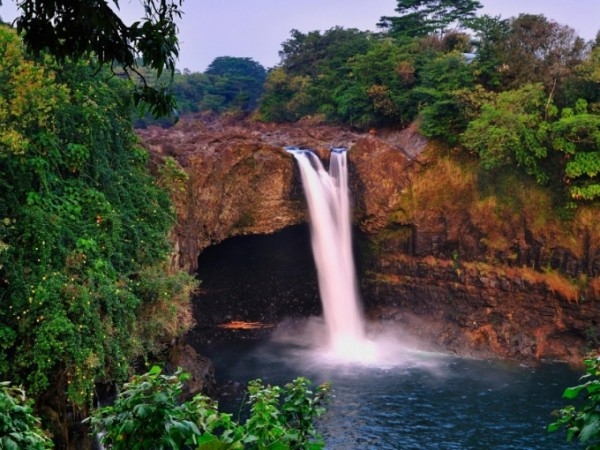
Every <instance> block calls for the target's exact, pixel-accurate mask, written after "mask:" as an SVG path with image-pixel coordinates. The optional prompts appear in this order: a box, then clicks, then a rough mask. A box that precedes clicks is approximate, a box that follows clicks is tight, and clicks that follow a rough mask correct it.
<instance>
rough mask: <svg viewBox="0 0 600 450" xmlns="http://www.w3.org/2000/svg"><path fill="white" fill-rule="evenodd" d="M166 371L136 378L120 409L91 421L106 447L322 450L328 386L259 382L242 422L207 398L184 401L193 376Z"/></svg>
mask: <svg viewBox="0 0 600 450" xmlns="http://www.w3.org/2000/svg"><path fill="white" fill-rule="evenodd" d="M161 372H162V371H161V369H160V368H159V367H157V366H155V367H153V368H152V369H151V370H150V371H149V372H147V373H145V374H142V375H138V376H135V377H133V379H132V380H131V381H129V382H128V383H126V384H125V385H124V386H123V389H122V390H121V394H120V396H119V398H118V399H117V400H116V401H115V403H114V405H112V406H106V407H103V408H100V409H99V410H97V411H95V412H94V414H93V415H92V417H91V418H90V419H89V420H90V422H91V424H92V427H93V429H94V430H95V431H96V432H97V433H98V434H99V435H101V436H102V438H101V440H102V443H103V444H104V445H105V446H106V448H110V449H113V450H138V449H139V450H146V449H149V448H153V449H161V450H162V449H164V450H178V449H183V448H189V449H197V450H226V449H231V450H234V449H238V450H241V449H248V450H251V449H256V450H260V449H274V450H275V449H278V450H293V449H296V450H301V449H306V450H309V449H311V450H318V449H321V448H323V446H324V442H323V439H322V437H321V436H320V435H319V434H318V433H317V431H316V429H315V427H314V422H315V419H317V418H318V417H319V416H321V415H322V414H323V413H324V412H325V405H326V403H327V401H328V399H329V397H330V395H331V393H330V391H331V386H330V385H328V384H322V385H319V386H317V387H316V389H315V390H314V391H313V390H312V389H311V386H312V383H311V382H310V381H309V380H307V379H306V378H302V377H300V378H297V379H295V380H293V381H292V382H290V383H288V384H286V385H285V386H283V387H281V386H265V385H263V383H262V381H261V380H253V381H251V382H250V383H249V385H248V393H247V397H246V399H245V401H244V404H243V405H242V410H241V411H240V413H241V414H242V413H243V415H244V416H245V417H246V418H245V419H237V420H236V419H234V417H233V415H232V414H228V413H223V412H219V410H218V405H217V403H216V402H215V401H214V400H211V399H210V398H208V397H206V396H204V395H202V394H199V395H196V396H195V397H194V398H193V399H191V400H189V401H185V402H182V401H181V400H180V396H181V392H182V385H183V384H182V383H183V382H185V381H186V380H187V379H188V378H189V374H186V373H183V372H181V371H178V372H177V373H175V374H174V375H165V374H162V373H161ZM241 414H240V415H241Z"/></svg>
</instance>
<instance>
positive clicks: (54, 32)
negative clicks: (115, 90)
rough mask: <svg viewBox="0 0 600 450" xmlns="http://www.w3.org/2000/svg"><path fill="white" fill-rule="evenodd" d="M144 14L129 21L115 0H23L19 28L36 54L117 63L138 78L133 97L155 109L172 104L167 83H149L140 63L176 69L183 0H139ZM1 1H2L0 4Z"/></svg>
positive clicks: (168, 108) (157, 68)
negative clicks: (124, 17)
mask: <svg viewBox="0 0 600 450" xmlns="http://www.w3.org/2000/svg"><path fill="white" fill-rule="evenodd" d="M141 3H142V5H143V8H144V17H143V18H142V19H141V20H138V21H135V22H134V23H132V24H130V25H127V24H125V23H124V22H123V20H122V19H121V18H120V17H119V15H118V11H119V2H118V0H112V1H108V0H90V1H79V0H22V1H19V2H18V7H19V10H20V12H21V15H20V16H19V17H18V18H17V19H16V26H17V30H18V31H19V32H20V33H21V34H22V36H23V40H24V42H25V45H26V46H27V48H28V49H29V50H30V51H32V52H33V54H35V55H39V54H41V53H42V52H43V53H47V54H51V55H53V56H54V57H55V58H56V59H57V60H58V61H59V62H63V61H66V60H68V59H71V60H77V59H81V58H91V61H97V62H98V63H99V64H100V65H105V64H106V65H109V66H111V67H112V68H114V69H116V68H117V66H118V68H119V69H120V70H123V71H124V72H125V73H126V74H127V75H128V76H130V77H133V78H134V79H136V80H138V84H137V85H136V87H135V90H134V99H135V101H136V103H138V104H145V105H147V106H148V107H149V109H150V111H151V112H152V113H153V114H155V115H169V114H171V113H172V112H173V110H174V109H175V101H174V97H173V96H172V95H171V94H170V93H169V91H168V89H167V85H151V84H150V83H148V81H147V80H146V79H145V78H144V77H143V75H142V73H141V72H140V71H139V70H138V68H139V66H140V65H143V66H146V67H149V68H151V69H152V70H155V71H156V72H157V74H158V76H159V77H160V75H161V74H162V72H163V71H167V72H168V73H170V74H171V75H173V74H174V72H175V62H176V59H177V57H178V56H179V41H178V37H177V33H178V28H177V24H176V20H177V19H179V18H180V17H181V15H182V11H181V5H182V3H183V0H143V1H142V2H141ZM1 4H2V2H1V1H0V5H1Z"/></svg>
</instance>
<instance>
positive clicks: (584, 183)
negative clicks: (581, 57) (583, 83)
mask: <svg viewBox="0 0 600 450" xmlns="http://www.w3.org/2000/svg"><path fill="white" fill-rule="evenodd" d="M551 132H552V146H553V147H554V149H556V150H559V151H561V152H564V153H565V154H566V155H567V157H568V159H567V162H566V165H565V175H566V178H567V179H568V180H569V181H570V183H569V184H570V186H569V190H570V194H571V197H572V198H574V199H583V200H593V199H596V198H600V180H599V179H598V174H599V173H600V152H599V151H598V148H600V116H598V115H596V114H590V113H588V107H587V102H586V101H585V100H583V99H579V100H578V101H577V103H576V105H575V108H574V109H572V108H565V109H563V111H562V115H561V118H560V119H559V120H557V121H556V122H554V123H553V124H552V128H551Z"/></svg>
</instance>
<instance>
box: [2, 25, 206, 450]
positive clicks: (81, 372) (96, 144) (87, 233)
mask: <svg viewBox="0 0 600 450" xmlns="http://www.w3.org/2000/svg"><path fill="white" fill-rule="evenodd" d="M56 69H57V67H56V66H55V65H54V63H50V62H49V63H48V64H42V63H35V62H33V61H30V60H28V59H27V58H26V57H25V55H24V51H23V45H22V42H21V40H20V38H19V37H18V36H17V34H16V33H15V31H14V30H12V29H10V28H8V27H5V26H0V80H1V81H2V84H1V86H0V118H1V119H0V199H1V201H0V298H2V299H3V307H2V308H1V310H0V378H2V379H11V380H12V381H14V382H15V383H19V384H22V385H23V386H25V388H26V389H27V392H28V393H29V394H30V395H33V396H34V397H35V398H36V404H38V405H39V406H40V407H42V406H43V407H45V408H46V409H48V410H51V411H55V412H56V416H58V417H60V420H61V421H62V423H61V424H55V425H60V426H62V428H59V429H58V430H57V431H56V433H55V435H56V436H57V439H60V438H61V436H62V437H65V436H68V433H67V432H66V423H67V421H68V418H69V416H70V415H72V414H75V415H78V414H84V413H85V411H86V410H87V408H88V407H89V406H90V404H91V403H90V402H91V399H92V396H93V393H94V383H96V382H98V381H103V380H105V381H106V380H115V379H116V380H119V379H124V378H126V377H127V376H128V375H129V370H130V362H131V361H132V360H133V359H134V358H137V357H140V356H142V355H147V354H149V353H154V354H159V353H160V351H161V350H163V349H164V348H165V346H166V344H167V343H168V342H170V341H171V340H172V339H174V338H175V337H176V336H177V335H180V334H182V333H183V332H184V331H186V330H187V329H188V328H189V326H190V325H191V318H190V313H189V297H190V291H191V290H192V289H193V287H194V285H195V282H194V281H193V279H192V277H191V276H189V275H188V274H187V273H184V272H178V271H175V270H174V269H173V270H172V269H169V267H168V265H167V262H168V256H169V254H170V251H171V245H170V243H169V240H168V232H169V231H170V229H171V227H172V225H173V221H174V213H173V209H172V205H171V202H170V199H169V195H168V192H167V191H166V189H164V188H163V187H162V186H165V185H168V184H169V182H170V181H169V179H167V178H166V173H165V177H162V178H161V177H158V179H157V177H156V176H153V175H152V174H151V173H150V172H149V168H148V154H147V152H146V151H145V150H144V149H142V148H141V147H140V146H139V144H138V141H137V137H136V136H135V134H134V133H133V128H132V124H131V117H132V105H131V99H130V97H129V96H128V95H127V92H128V89H129V84H128V83H127V82H126V81H124V80H121V79H118V78H110V77H109V76H108V74H107V73H106V72H104V73H103V74H102V75H103V76H102V77H95V70H94V69H93V68H91V67H89V66H88V65H86V64H84V63H83V62H79V63H68V62H65V64H64V65H62V66H60V70H56ZM186 317H187V319H185V320H181V319H184V318H186ZM63 444H65V447H67V445H66V443H65V442H63Z"/></svg>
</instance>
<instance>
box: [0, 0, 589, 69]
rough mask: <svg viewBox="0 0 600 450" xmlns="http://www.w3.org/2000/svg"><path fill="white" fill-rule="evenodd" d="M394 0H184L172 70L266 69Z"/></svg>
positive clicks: (1, 12) (534, 8)
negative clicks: (287, 51)
mask: <svg viewBox="0 0 600 450" xmlns="http://www.w3.org/2000/svg"><path fill="white" fill-rule="evenodd" d="M480 2H481V4H482V5H483V8H482V9H480V10H478V15H482V14H489V15H492V16H501V17H502V18H509V17H514V16H518V15H519V14H520V13H530V14H543V15H544V16H546V17H547V18H548V19H552V20H554V21H556V22H558V23H560V24H562V25H568V26H570V27H572V28H574V29H575V31H576V32H577V34H578V35H579V36H581V37H582V38H584V39H586V40H591V39H594V38H595V36H596V32H597V31H599V30H600V0H480ZM139 3H140V0H119V4H120V6H121V12H122V17H123V18H124V19H125V20H126V21H129V22H131V21H133V20H136V19H139V18H141V16H142V9H141V8H140V6H139ZM15 4H16V1H15V0H2V6H0V17H2V19H3V20H5V21H12V20H13V19H14V18H15V17H16V15H17V8H16V6H15ZM396 5H397V1H396V0H285V1H284V0H185V1H184V3H183V7H182V9H183V11H184V15H183V17H182V19H181V20H179V22H178V26H179V31H180V34H179V39H180V55H179V61H178V63H177V68H178V69H180V70H183V69H189V70H190V71H192V72H203V71H204V70H205V69H206V67H207V66H208V65H209V64H210V63H211V62H212V61H213V60H214V59H215V58H216V57H218V56H236V57H248V58H252V59H254V60H255V61H257V62H259V63H260V64H262V65H263V66H264V67H265V68H270V67H273V66H275V65H277V64H278V63H279V62H280V59H279V54H278V52H279V50H280V49H281V43H282V42H284V41H286V40H287V39H289V38H290V31H291V30H292V29H297V30H299V31H301V32H303V33H307V32H309V31H313V30H321V31H325V30H328V29H330V28H333V27H335V26H341V27H344V28H358V29H360V30H373V31H377V27H376V24H377V22H378V21H379V18H380V17H381V16H393V15H396V13H395V11H394V9H395V8H396Z"/></svg>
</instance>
